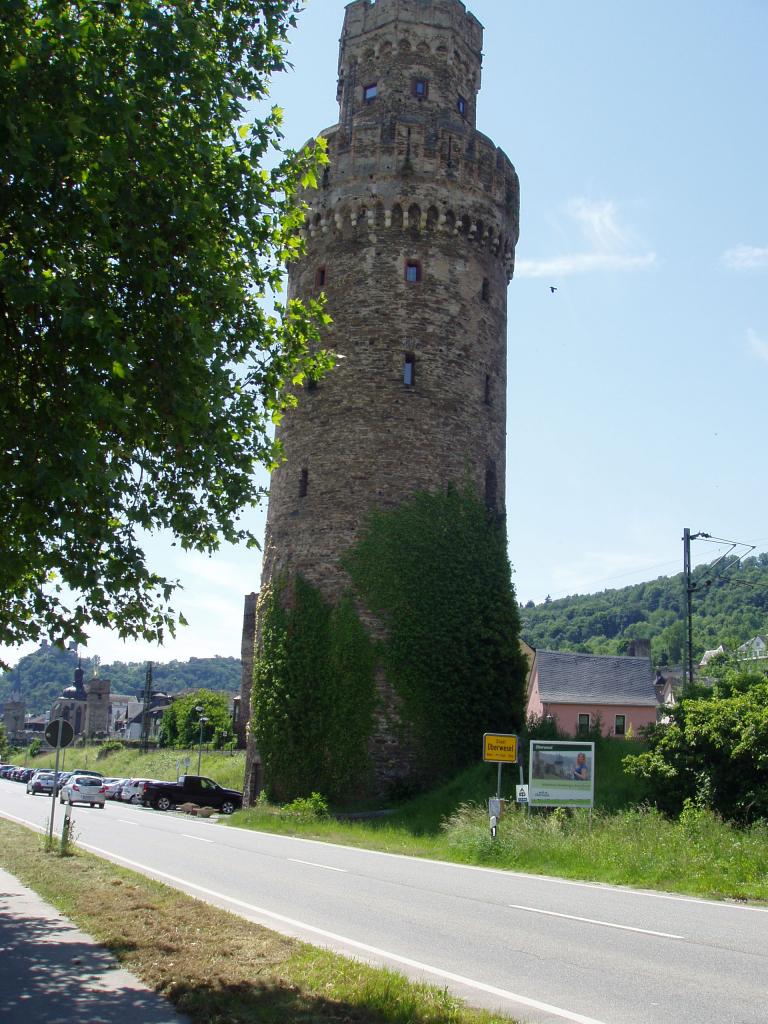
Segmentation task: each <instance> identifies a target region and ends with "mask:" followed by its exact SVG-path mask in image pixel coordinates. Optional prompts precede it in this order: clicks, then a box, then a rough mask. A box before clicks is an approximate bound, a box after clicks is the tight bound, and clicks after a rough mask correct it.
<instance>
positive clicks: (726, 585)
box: [520, 554, 768, 666]
mask: <svg viewBox="0 0 768 1024" xmlns="http://www.w3.org/2000/svg"><path fill="white" fill-rule="evenodd" d="M692 581H693V585H694V587H695V590H694V595H693V647H694V657H695V658H696V660H697V661H698V659H699V658H701V655H702V654H703V653H704V651H705V650H708V649H710V650H711V649H713V648H715V647H717V646H718V645H719V644H720V643H723V642H724V641H725V642H726V643H727V644H730V645H731V649H732V650H733V649H734V647H735V646H737V645H738V644H741V643H745V642H746V641H747V640H749V639H750V638H751V637H753V636H755V635H756V634H758V633H765V632H768V554H761V555H759V556H757V557H755V558H747V559H745V560H744V561H743V562H742V563H738V562H736V561H732V562H730V563H722V564H721V565H720V566H719V567H718V570H717V573H716V574H713V572H712V570H711V569H710V568H709V567H708V566H699V567H698V568H696V569H695V570H694V571H693V578H692ZM520 614H521V619H522V630H523V636H524V637H525V639H526V640H527V641H528V642H529V643H531V644H533V646H534V647H540V648H543V649H545V650H576V651H584V652H585V653H589V654H625V653H626V651H627V647H628V644H629V642H630V640H636V639H649V640H650V641H651V652H652V656H653V659H654V662H655V663H656V664H657V665H661V666H663V665H679V664H680V663H681V662H682V660H683V658H684V652H685V625H684V615H685V607H684V588H683V579H682V574H679V575H677V576H671V577H666V576H660V577H659V578H658V579H656V580H652V581H651V582H649V583H639V584H637V585H635V586H631V587H623V588H622V589H620V590H605V591H603V592H602V593H600V594H589V595H573V596H571V597H564V598H560V599H558V600H554V601H550V602H549V603H546V602H545V603H543V604H539V605H536V606H535V607H530V606H529V605H526V606H525V607H524V608H523V609H521V612H520Z"/></svg>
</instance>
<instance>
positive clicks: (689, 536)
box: [683, 526, 711, 684]
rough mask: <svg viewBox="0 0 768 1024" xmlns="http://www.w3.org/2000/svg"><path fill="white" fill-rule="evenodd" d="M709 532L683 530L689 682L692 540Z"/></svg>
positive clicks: (690, 676) (689, 674)
mask: <svg viewBox="0 0 768 1024" xmlns="http://www.w3.org/2000/svg"><path fill="white" fill-rule="evenodd" d="M710 536H711V535H710V534H709V533H691V531H690V530H689V529H688V527H687V526H686V527H685V529H684V530H683V577H684V583H685V619H686V643H685V654H686V657H685V665H686V669H684V670H683V677H684V678H683V682H684V683H685V682H686V678H685V676H686V670H687V682H688V683H689V684H690V683H692V682H693V608H692V604H693V602H692V600H691V598H692V595H693V592H694V590H696V587H695V586H694V585H693V584H692V583H691V541H692V540H698V539H699V537H701V538H704V539H706V540H709V539H710Z"/></svg>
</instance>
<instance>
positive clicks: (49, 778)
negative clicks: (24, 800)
mask: <svg viewBox="0 0 768 1024" xmlns="http://www.w3.org/2000/svg"><path fill="white" fill-rule="evenodd" d="M52 792H53V772H52V771H50V770H48V769H43V768H38V770H37V771H36V772H35V774H34V775H33V776H32V777H31V778H30V779H29V780H28V781H27V794H31V795H32V796H35V794H37V793H45V794H47V795H48V796H50V794H51V793H52Z"/></svg>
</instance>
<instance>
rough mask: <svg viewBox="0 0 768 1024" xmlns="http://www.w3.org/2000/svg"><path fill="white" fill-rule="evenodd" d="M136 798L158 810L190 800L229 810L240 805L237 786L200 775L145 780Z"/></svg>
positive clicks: (165, 809)
mask: <svg viewBox="0 0 768 1024" xmlns="http://www.w3.org/2000/svg"><path fill="white" fill-rule="evenodd" d="M139 799H140V800H141V802H142V803H143V804H144V806H145V807H155V808H157V810H158V811H169V810H170V809H171V808H172V807H178V805H179V804H185V803H193V804H197V805H198V806H200V807H214V808H216V809H217V810H219V811H221V813H222V814H232V813H233V812H234V811H236V810H238V808H240V807H242V806H243V794H242V793H241V792H240V791H239V790H237V789H225V788H224V787H223V786H220V785H219V784H218V782H214V781H213V779H206V778H205V777H204V776H202V775H182V776H181V778H180V779H179V780H178V781H177V782H148V783H147V784H146V785H145V786H144V788H143V790H142V793H141V796H140V797H139Z"/></svg>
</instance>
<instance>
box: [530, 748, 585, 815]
mask: <svg viewBox="0 0 768 1024" xmlns="http://www.w3.org/2000/svg"><path fill="white" fill-rule="evenodd" d="M594 802H595V744H594V743H585V742H580V741H579V740H531V756H530V761H529V762H528V804H529V806H530V807H592V806H593V805H594Z"/></svg>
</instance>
